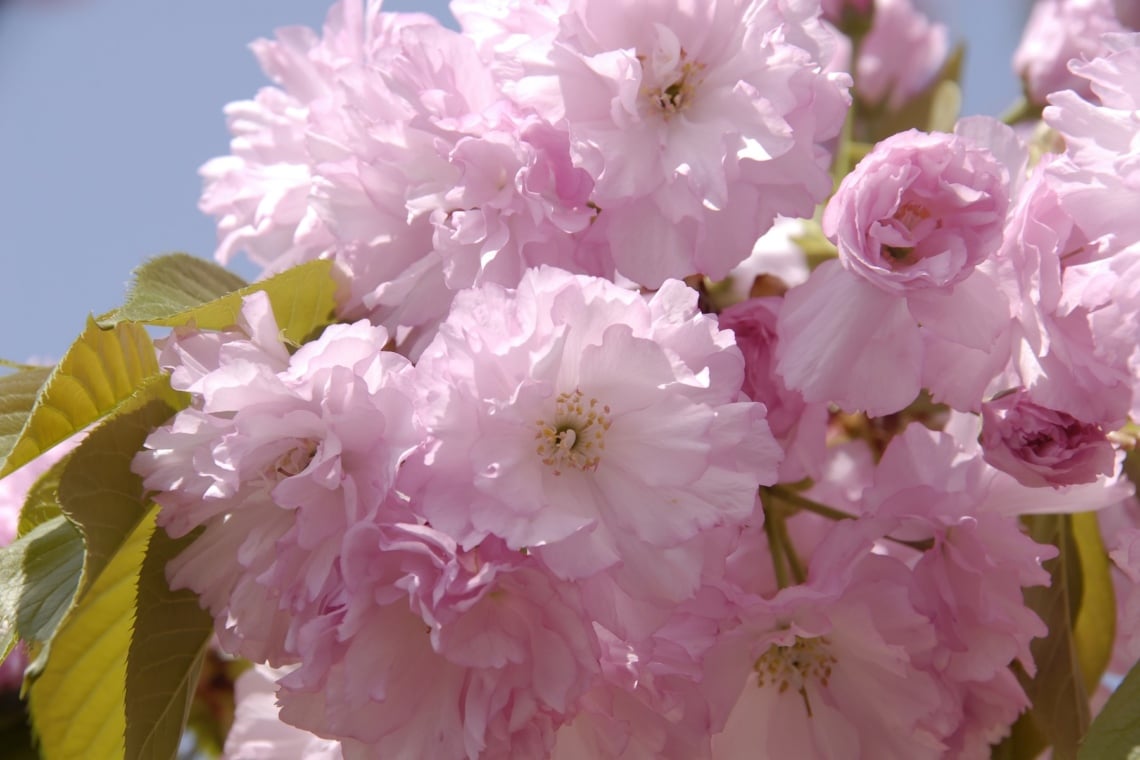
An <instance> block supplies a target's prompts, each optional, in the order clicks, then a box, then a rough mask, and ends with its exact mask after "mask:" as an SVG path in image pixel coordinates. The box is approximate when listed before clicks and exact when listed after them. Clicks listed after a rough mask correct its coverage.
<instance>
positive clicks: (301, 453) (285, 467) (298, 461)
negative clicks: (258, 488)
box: [270, 438, 320, 480]
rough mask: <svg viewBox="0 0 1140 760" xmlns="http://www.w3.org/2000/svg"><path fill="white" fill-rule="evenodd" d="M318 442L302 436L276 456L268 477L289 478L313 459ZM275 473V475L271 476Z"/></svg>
mask: <svg viewBox="0 0 1140 760" xmlns="http://www.w3.org/2000/svg"><path fill="white" fill-rule="evenodd" d="M319 445H320V442H319V441H317V440H316V439H314V438H303V439H301V440H300V441H298V442H297V445H296V446H294V447H292V448H291V449H289V450H288V451H286V452H285V453H284V454H282V455H281V456H279V457H277V459H276V461H274V462H273V465H272V466H271V468H270V473H271V474H270V478H271V479H273V480H276V479H280V478H291V477H293V476H294V475H297V474H299V473H301V472H304V470H305V468H306V467H308V466H309V463H310V462H312V461H313V457H314V456H316V455H317V446H319ZM274 475H276V477H273V476H274Z"/></svg>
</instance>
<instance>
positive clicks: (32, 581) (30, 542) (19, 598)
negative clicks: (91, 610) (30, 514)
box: [0, 516, 83, 655]
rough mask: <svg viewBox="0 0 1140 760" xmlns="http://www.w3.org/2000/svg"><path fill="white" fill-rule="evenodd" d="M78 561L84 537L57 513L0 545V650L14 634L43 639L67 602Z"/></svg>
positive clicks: (9, 643) (75, 585)
mask: <svg viewBox="0 0 1140 760" xmlns="http://www.w3.org/2000/svg"><path fill="white" fill-rule="evenodd" d="M82 566H83V539H82V538H81V537H80V535H79V531H77V530H76V529H75V526H74V525H72V524H71V523H69V522H68V521H67V520H65V519H64V518H63V517H62V516H60V517H56V518H54V519H51V520H49V521H47V522H45V523H42V524H40V525H37V526H36V527H35V528H33V529H32V530H31V531H30V532H29V533H28V534H27V535H25V536H21V537H20V538H19V539H17V540H16V541H13V542H12V543H11V544H9V545H8V546H5V547H4V548H2V549H0V579H3V583H0V655H7V653H8V651H9V650H10V649H11V647H12V645H13V644H14V643H15V640H16V639H17V638H21V639H24V640H25V641H27V642H28V643H29V644H30V645H32V646H33V647H38V646H40V645H43V644H46V643H47V642H49V641H50V640H51V638H52V635H53V634H54V633H55V630H56V627H57V626H58V625H59V621H60V620H62V619H63V617H64V615H65V614H66V612H67V610H68V608H69V607H70V606H71V602H72V599H73V598H74V597H75V591H76V589H77V588H78V586H79V575H80V569H81V568H82Z"/></svg>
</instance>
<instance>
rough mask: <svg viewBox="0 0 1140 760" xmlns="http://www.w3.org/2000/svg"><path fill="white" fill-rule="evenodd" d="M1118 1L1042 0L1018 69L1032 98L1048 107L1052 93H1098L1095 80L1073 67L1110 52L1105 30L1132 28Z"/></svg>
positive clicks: (1017, 62)
mask: <svg viewBox="0 0 1140 760" xmlns="http://www.w3.org/2000/svg"><path fill="white" fill-rule="evenodd" d="M1115 5H1117V3H1115V2H1114V0H1038V2H1036V3H1034V5H1033V11H1032V12H1031V13H1030V14H1029V20H1028V21H1027V22H1026V25H1025V31H1024V32H1023V34H1022V37H1021V42H1020V44H1019V45H1018V46H1017V50H1016V51H1014V54H1013V69H1014V71H1016V72H1017V74H1018V76H1020V77H1021V79H1022V82H1023V83H1024V86H1025V93H1026V95H1027V96H1028V97H1029V99H1030V101H1032V102H1033V103H1035V104H1037V105H1045V103H1046V102H1047V98H1048V96H1049V95H1050V94H1052V93H1055V92H1060V91H1062V90H1074V91H1076V92H1077V93H1078V94H1080V95H1081V96H1083V97H1086V98H1087V97H1089V96H1091V95H1092V90H1091V89H1090V88H1089V83H1088V81H1087V80H1086V79H1084V78H1083V77H1081V76H1080V75H1079V74H1077V73H1075V72H1073V71H1071V70H1070V68H1069V64H1070V62H1074V61H1075V62H1078V63H1079V62H1081V61H1085V60H1088V59H1090V58H1093V57H1096V56H1097V55H1099V54H1101V53H1103V52H1104V47H1103V43H1102V41H1101V38H1102V36H1103V35H1105V34H1110V33H1117V32H1124V31H1127V28H1126V27H1125V26H1124V25H1123V24H1122V23H1121V22H1120V20H1119V19H1118V18H1117V14H1116V9H1115V7H1114V6H1115Z"/></svg>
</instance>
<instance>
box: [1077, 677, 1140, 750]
mask: <svg viewBox="0 0 1140 760" xmlns="http://www.w3.org/2000/svg"><path fill="white" fill-rule="evenodd" d="M1077 757H1078V758H1080V760H1135V758H1137V757H1140V663H1138V664H1136V665H1133V666H1132V670H1131V671H1129V673H1128V675H1127V676H1125V677H1124V680H1123V681H1122V682H1121V683H1120V685H1119V686H1117V687H1116V691H1114V692H1113V693H1112V696H1111V697H1109V699H1108V702H1107V703H1106V704H1105V706H1104V707H1103V708H1101V711H1100V713H1099V714H1098V715H1097V716H1096V720H1094V721H1093V723H1092V725H1091V726H1090V727H1089V732H1088V735H1087V736H1086V737H1085V741H1084V743H1083V744H1082V745H1081V751H1080V754H1078V755H1077Z"/></svg>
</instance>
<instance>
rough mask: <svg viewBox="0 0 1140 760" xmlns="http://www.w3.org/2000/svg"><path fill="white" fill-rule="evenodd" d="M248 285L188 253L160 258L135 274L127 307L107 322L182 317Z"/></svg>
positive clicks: (123, 307) (229, 273)
mask: <svg viewBox="0 0 1140 760" xmlns="http://www.w3.org/2000/svg"><path fill="white" fill-rule="evenodd" d="M248 284H249V283H247V282H246V281H245V280H243V279H242V278H240V277H238V276H237V275H236V274H234V273H233V272H231V271H229V270H228V269H225V268H223V267H220V266H218V265H217V264H215V263H213V262H212V261H207V260H206V259H201V258H198V257H197V256H191V255H190V254H188V253H171V254H167V255H166V256H157V257H155V258H153V259H150V260H149V261H147V262H146V263H144V264H143V265H142V266H140V267H139V268H138V269H136V270H135V271H134V281H133V282H132V283H131V287H130V289H129V290H128V291H127V300H126V303H124V304H123V306H122V307H121V308H120V309H118V310H116V311H115V312H112V315H113V317H112V318H111V319H109V320H107V321H110V322H112V323H114V322H117V321H122V320H124V319H125V320H129V321H133V322H147V321H149V320H151V319H155V318H161V317H164V316H170V315H173V314H182V313H184V312H188V311H191V310H193V309H196V308H198V307H199V306H201V305H202V304H204V303H209V302H210V301H214V300H217V299H218V298H221V297H222V296H225V295H228V294H229V293H232V292H234V291H235V290H240V289H242V288H244V287H246V286H247V285H248ZM100 321H101V322H103V321H104V320H100Z"/></svg>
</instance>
